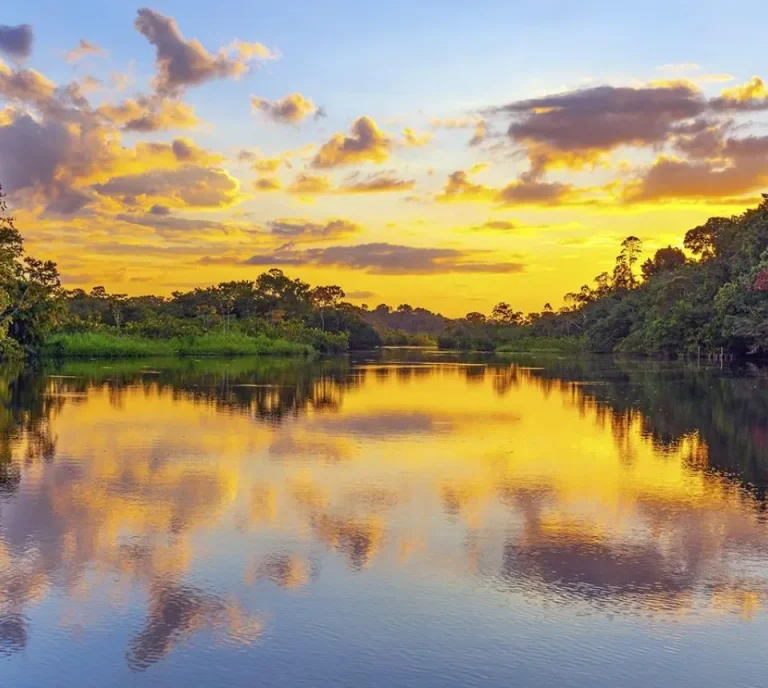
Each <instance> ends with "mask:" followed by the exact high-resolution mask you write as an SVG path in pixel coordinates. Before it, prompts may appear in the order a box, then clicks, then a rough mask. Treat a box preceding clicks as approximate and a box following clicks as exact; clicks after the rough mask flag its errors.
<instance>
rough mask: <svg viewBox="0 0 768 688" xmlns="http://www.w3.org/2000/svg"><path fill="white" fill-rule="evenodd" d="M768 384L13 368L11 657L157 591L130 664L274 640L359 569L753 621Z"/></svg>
mask: <svg viewBox="0 0 768 688" xmlns="http://www.w3.org/2000/svg"><path fill="white" fill-rule="evenodd" d="M403 357H405V358H406V359H407V360H401V359H402V358H403ZM767 388H768V379H766V378H765V376H763V374H762V373H761V372H760V371H758V370H747V371H739V372H738V374H734V373H733V371H731V372H728V371H725V372H721V371H717V370H698V369H696V368H694V367H686V366H681V365H676V366H670V365H662V364H655V363H648V362H644V363H637V362H631V361H624V362H609V361H606V360H604V359H600V360H586V359H585V360H562V359H547V360H544V361H541V360H535V359H526V358H522V359H520V358H518V359H515V360H512V359H507V360H490V361H489V360H486V359H471V358H464V359H462V358H457V357H453V358H448V357H439V358H438V357H435V358H433V359H432V360H424V359H423V357H422V356H421V355H420V354H417V353H413V352H411V353H405V354H404V353H402V352H399V353H397V354H391V353H387V352H385V353H383V354H381V355H380V356H379V357H377V358H375V359H367V360H359V361H351V360H349V359H338V360H325V361H323V360H318V361H308V362H295V361H281V360H275V361H265V362H253V361H238V360H235V361H226V362H217V361H173V362H167V361H166V362H154V363H151V364H147V363H146V362H144V363H132V362H129V363H111V364H109V365H103V364H69V365H65V366H64V367H62V368H60V369H56V370H42V371H37V372H32V371H22V372H20V371H7V373H6V374H5V375H4V377H3V378H2V383H0V397H1V401H2V405H0V655H11V656H12V655H13V654H15V653H18V652H20V651H21V650H24V649H25V648H27V647H33V646H34V644H35V639H36V638H37V637H39V636H44V635H45V634H46V633H48V632H50V626H48V624H55V623H57V620H56V619H54V618H52V617H51V616H50V614H51V611H50V610H49V607H48V605H51V604H53V603H54V600H65V601H66V600H71V601H76V602H77V603H78V604H79V605H88V604H92V606H93V609H95V610H96V611H94V612H93V613H94V614H96V616H99V615H101V618H104V617H107V618H108V617H109V615H110V614H111V613H113V612H116V611H117V610H121V609H129V610H130V609H134V607H131V605H128V604H127V602H126V600H128V599H134V598H133V597H132V596H134V595H136V594H138V595H140V600H141V602H140V603H139V605H138V607H135V609H138V610H139V611H140V612H141V616H142V617H143V618H142V619H140V620H139V619H134V624H133V627H135V630H134V631H132V632H131V634H130V635H127V636H126V637H125V638H124V642H125V648H126V649H125V658H126V665H127V667H128V668H129V669H131V670H133V671H143V670H146V669H149V668H150V667H152V665H154V664H155V663H157V662H159V661H160V660H162V659H164V658H165V657H167V656H168V655H170V654H171V653H172V652H173V650H174V648H177V647H180V646H184V645H188V644H190V643H194V642H196V641H195V638H196V637H199V636H206V637H207V635H206V634H209V633H213V634H214V635H216V636H218V637H221V638H223V639H224V640H223V642H225V644H226V643H230V644H231V643H234V644H244V645H253V644H254V643H258V642H259V639H260V638H262V637H263V634H264V631H265V628H268V627H269V624H270V623H271V622H273V621H278V622H279V619H274V618H272V619H270V616H269V615H265V614H262V610H261V607H262V605H263V604H267V606H269V605H270V604H271V602H272V601H273V600H274V599H276V597H275V596H278V597H279V596H281V595H289V594H297V593H298V591H301V593H302V594H307V595H311V594H312V590H313V588H314V586H315V585H316V584H320V583H325V584H326V585H330V586H331V587H333V579H330V580H329V579H327V578H324V577H325V576H326V574H325V571H326V570H329V571H331V573H329V574H328V576H332V575H333V574H332V571H333V568H334V566H336V565H337V564H341V565H343V567H345V569H346V571H348V572H349V573H350V574H352V575H354V576H355V577H359V578H362V579H363V580H364V579H365V578H364V577H365V576H371V579H370V580H371V581H373V580H376V581H377V584H379V585H380V584H381V582H380V581H381V578H380V577H376V576H375V574H377V573H378V572H394V573H393V575H397V576H404V577H405V578H404V580H405V582H401V583H400V585H401V586H406V589H407V587H408V581H409V580H411V581H416V580H424V579H427V580H434V579H440V580H446V581H451V582H452V583H453V584H458V585H460V586H464V589H466V590H467V591H479V590H480V591H481V590H483V589H487V588H490V589H492V590H494V591H496V592H500V593H505V594H506V593H509V594H510V595H516V596H520V599H522V600H525V604H532V605H538V604H541V605H550V604H556V605H559V606H562V607H564V608H570V607H574V608H577V609H584V610H588V611H590V612H591V613H593V614H602V613H610V614H626V615H630V616H634V617H654V616H659V615H661V616H669V615H675V616H678V617H684V618H690V619H700V618H701V617H702V615H707V616H709V615H717V614H721V613H723V612H726V613H736V614H740V615H741V616H742V617H743V618H754V617H755V616H756V615H761V614H763V605H764V604H765V601H766V599H768V574H766V573H765V571H766V568H765V564H767V563H768V561H767V555H766V552H768V548H767V546H768V530H766V524H765V516H764V511H765V486H766V483H767V482H768V480H767V478H768V439H766V438H768V424H766V420H765V419H766V418H768V395H767V394H766V393H765V392H766V390H767ZM231 571H234V572H235V575H234V576H229V572H231ZM337 592H338V595H339V597H338V600H339V603H340V604H343V600H344V595H343V592H344V591H343V589H339V590H338V591H337ZM373 592H375V591H372V593H373ZM326 594H327V593H326ZM377 594H381V593H378V592H377ZM60 604H63V602H62V603H60ZM90 608H91V607H89V609H90ZM59 612H61V610H59ZM125 613H128V612H125ZM307 613H308V614H309V613H310V612H307ZM61 616H62V615H61V614H60V618H61ZM60 618H59V622H60ZM307 621H308V622H312V621H313V619H307ZM371 623H373V622H371ZM83 625H84V633H85V634H86V635H87V634H88V633H89V632H90V633H92V634H98V633H100V632H101V626H99V625H98V624H97V623H91V622H90V620H89V618H88V617H86V620H85V621H84V622H83ZM131 627H132V626H130V624H129V625H128V626H127V628H131ZM279 640H280V639H279V636H278V637H277V642H279Z"/></svg>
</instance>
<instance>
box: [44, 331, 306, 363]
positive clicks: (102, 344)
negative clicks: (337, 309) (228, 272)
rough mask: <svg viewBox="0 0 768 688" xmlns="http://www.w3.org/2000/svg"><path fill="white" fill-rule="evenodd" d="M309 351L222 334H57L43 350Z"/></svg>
mask: <svg viewBox="0 0 768 688" xmlns="http://www.w3.org/2000/svg"><path fill="white" fill-rule="evenodd" d="M313 351H314V349H313V347H312V346H311V345H310V344H301V343H298V342H291V341H287V340H285V339H270V338H268V337H265V336H263V335H261V336H257V337H249V336H248V335H244V334H239V333H226V334H225V333H223V332H211V333H208V334H203V335H199V336H194V337H185V338H173V339H147V338H142V337H138V336H133V335H125V334H112V333H107V332H79V333H61V334H55V335H53V336H51V337H50V338H49V339H48V341H47V342H46V344H45V348H44V353H45V354H46V355H47V356H51V357H61V358H142V357H149V356H266V355H271V356H300V355H309V354H311V353H312V352H313Z"/></svg>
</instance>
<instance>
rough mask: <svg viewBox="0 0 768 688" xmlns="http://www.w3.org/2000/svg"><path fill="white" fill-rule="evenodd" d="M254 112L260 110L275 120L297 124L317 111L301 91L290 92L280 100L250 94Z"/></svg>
mask: <svg viewBox="0 0 768 688" xmlns="http://www.w3.org/2000/svg"><path fill="white" fill-rule="evenodd" d="M251 106H252V107H253V111H254V112H262V113H264V114H265V115H266V116H267V117H269V118H270V119H271V120H273V121H275V122H280V123H284V124H285V123H287V124H299V123H301V122H303V121H304V120H305V119H306V118H307V117H309V115H311V114H312V113H314V112H317V106H316V105H315V104H314V103H313V102H312V101H311V100H310V99H309V98H305V97H304V96H303V95H301V93H291V94H290V95H287V96H285V98H281V99H280V100H272V101H270V100H265V99H264V98H257V97H256V96H251Z"/></svg>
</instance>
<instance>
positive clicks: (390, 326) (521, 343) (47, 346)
mask: <svg viewBox="0 0 768 688" xmlns="http://www.w3.org/2000/svg"><path fill="white" fill-rule="evenodd" d="M683 249H686V250H687V253H686V252H685V251H684V250H683ZM644 257H645V260H643V258H644ZM344 299H345V293H344V291H343V290H342V289H341V288H340V287H338V286H336V285H326V286H315V287H312V286H311V285H309V284H308V283H306V282H303V281H302V280H300V279H292V278H290V277H288V276H287V275H285V274H284V273H283V272H282V271H281V270H278V269H272V270H269V271H268V272H265V273H263V274H261V275H259V276H258V277H257V278H256V279H254V280H241V281H231V282H222V283H220V284H218V285H216V286H210V287H205V288H202V287H200V288H196V289H193V290H191V291H178V292H174V293H173V294H172V295H171V296H170V297H161V296H133V297H131V296H127V295H125V294H117V293H112V294H110V293H108V292H107V291H106V290H105V289H104V288H103V287H94V288H93V289H91V290H90V291H84V290H82V289H74V290H69V291H68V290H65V289H63V288H62V287H61V284H60V281H59V274H58V271H57V269H56V265H55V264H54V263H52V262H50V261H41V260H37V259H35V258H32V257H30V256H28V255H26V254H25V251H24V247H23V242H22V238H21V235H20V234H19V232H18V231H17V230H16V228H15V226H14V223H13V220H12V219H11V218H10V217H9V216H8V215H7V212H6V206H5V203H4V201H3V197H2V193H0V357H2V358H10V357H18V356H22V355H25V354H28V353H39V352H41V351H49V352H54V353H55V352H56V351H59V352H60V353H65V354H66V353H73V352H75V353H76V352H77V351H78V350H79V351H81V352H82V353H83V355H97V353H98V350H99V349H100V348H102V349H108V350H111V351H112V352H113V353H114V355H118V354H120V355H124V354H128V355H131V354H135V355H146V354H148V353H152V352H153V351H155V352H157V353H184V352H186V353H190V354H200V353H238V352H240V353H269V352H270V351H271V352H274V353H300V352H305V351H307V350H316V351H321V352H330V353H333V352H339V351H345V350H347V349H371V348H375V347H377V346H380V345H382V344H385V345H434V344H438V345H439V346H440V347H441V348H449V349H471V350H480V351H493V350H496V351H504V350H509V351H521V350H533V349H536V350H541V349H553V350H558V351H591V352H628V353H640V354H648V355H667V356H669V355H681V354H693V353H698V354H701V353H703V354H707V353H710V352H715V351H720V350H722V351H724V352H728V353H729V354H730V355H733V356H744V355H765V354H768V196H766V198H765V200H764V201H763V202H762V203H761V204H760V205H759V206H758V207H757V208H753V209H750V210H747V211H746V212H744V213H743V214H741V215H738V216H734V217H730V218H722V217H715V218H711V219H709V220H708V221H707V222H705V223H704V224H703V225H701V226H699V227H695V228H694V229H691V230H690V231H688V232H687V233H686V235H685V239H684V242H683V247H682V248H680V247H673V246H668V247H666V248H662V249H659V250H658V251H656V252H655V254H654V255H653V256H647V257H646V256H644V249H643V244H642V242H641V240H640V239H638V238H637V237H635V236H630V237H627V238H626V239H625V240H624V241H623V242H622V244H621V247H620V251H619V254H618V256H617V257H616V262H615V265H614V268H613V270H612V271H611V272H603V273H601V274H599V275H597V277H595V279H594V282H593V284H591V285H588V284H585V285H583V286H582V287H581V288H580V289H579V290H578V291H575V292H570V293H568V294H566V295H565V297H564V305H563V306H562V307H561V308H559V309H558V310H555V309H554V308H552V306H551V305H550V304H545V305H544V307H543V308H542V310H541V311H539V312H533V313H527V314H525V313H523V312H521V311H519V310H516V309H515V308H514V307H513V306H511V305H510V304H509V303H508V302H504V301H502V302H499V303H498V304H497V305H496V306H495V307H494V308H493V310H492V312H491V313H490V314H488V315H485V314H483V313H479V312H471V313H468V314H467V315H466V316H465V317H464V318H460V319H457V320H450V319H448V318H445V317H444V316H442V315H440V314H438V313H433V312H431V311H429V310H427V309H425V308H420V307H413V306H411V305H410V304H400V305H399V306H397V307H396V308H392V307H390V306H388V305H387V304H380V305H378V306H376V307H375V308H373V309H369V308H368V306H366V305H363V306H362V307H357V306H354V305H353V304H350V303H348V302H346V301H344ZM161 341H162V342H164V344H163V345H162V346H160V345H159V344H157V343H158V342H161Z"/></svg>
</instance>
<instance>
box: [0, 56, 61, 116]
mask: <svg viewBox="0 0 768 688" xmlns="http://www.w3.org/2000/svg"><path fill="white" fill-rule="evenodd" d="M55 90H56V84H54V83H53V82H52V81H50V80H49V79H47V78H46V77H44V76H43V75H42V74H40V72H37V71H35V70H34V69H18V70H11V69H10V68H9V67H8V65H6V64H5V63H4V62H3V61H2V60H0V97H2V98H5V99H6V100H11V101H18V102H21V103H29V104H31V105H37V106H44V105H45V103H46V101H48V100H49V99H51V98H52V97H53V94H54V92H55Z"/></svg>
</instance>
